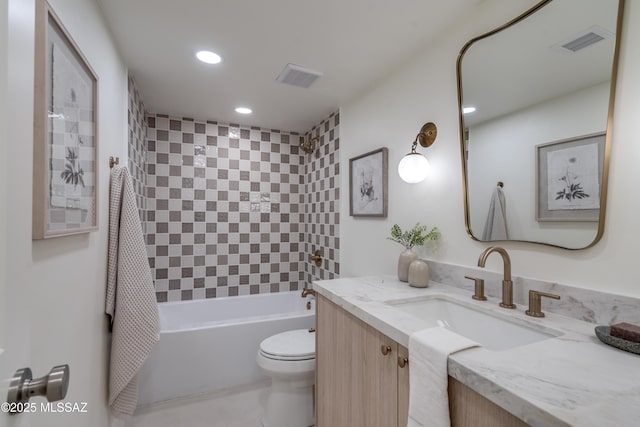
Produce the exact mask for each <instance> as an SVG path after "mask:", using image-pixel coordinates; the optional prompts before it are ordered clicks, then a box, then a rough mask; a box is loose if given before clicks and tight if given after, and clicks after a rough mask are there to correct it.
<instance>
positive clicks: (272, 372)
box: [257, 329, 316, 427]
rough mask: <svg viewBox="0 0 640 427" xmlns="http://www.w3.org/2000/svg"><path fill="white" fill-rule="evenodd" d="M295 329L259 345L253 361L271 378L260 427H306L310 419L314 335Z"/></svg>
mask: <svg viewBox="0 0 640 427" xmlns="http://www.w3.org/2000/svg"><path fill="white" fill-rule="evenodd" d="M309 331H310V330H309V329H296V330H293V331H287V332H282V333H280V334H276V335H273V336H271V337H269V338H267V339H265V340H264V341H262V342H261V343H260V350H259V351H258V356H257V361H258V366H260V368H261V369H262V371H263V372H264V373H265V374H266V375H268V376H269V377H271V380H272V381H271V391H270V392H269V398H268V401H267V408H266V412H265V415H264V417H263V418H262V426H263V427H309V426H313V425H314V424H315V421H314V416H313V385H314V383H315V368H316V334H315V333H314V332H309Z"/></svg>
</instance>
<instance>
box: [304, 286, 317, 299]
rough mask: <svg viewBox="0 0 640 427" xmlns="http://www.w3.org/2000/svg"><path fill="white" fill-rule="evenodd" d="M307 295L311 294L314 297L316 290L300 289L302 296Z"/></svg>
mask: <svg viewBox="0 0 640 427" xmlns="http://www.w3.org/2000/svg"><path fill="white" fill-rule="evenodd" d="M308 295H313V296H314V297H315V296H316V291H314V290H313V289H308V288H304V289H303V290H302V298H306V297H307V296H308Z"/></svg>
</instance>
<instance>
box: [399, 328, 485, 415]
mask: <svg viewBox="0 0 640 427" xmlns="http://www.w3.org/2000/svg"><path fill="white" fill-rule="evenodd" d="M477 345H478V344H477V343H476V342H474V341H471V340H469V339H467V338H465V337H463V336H461V335H458V334H456V333H455V332H452V331H451V330H449V329H447V328H444V327H435V328H429V329H423V330H421V331H418V332H415V333H413V334H411V335H410V336H409V360H410V361H411V369H409V422H408V423H407V427H449V426H450V425H451V424H450V418H449V396H448V394H447V388H448V373H447V359H448V358H449V355H450V354H452V353H455V352H457V351H460V350H464V349H467V348H471V347H475V346H477Z"/></svg>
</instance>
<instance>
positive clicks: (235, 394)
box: [126, 381, 270, 427]
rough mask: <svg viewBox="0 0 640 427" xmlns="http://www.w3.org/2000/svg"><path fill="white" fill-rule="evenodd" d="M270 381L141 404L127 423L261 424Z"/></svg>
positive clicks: (143, 426) (185, 426) (186, 426)
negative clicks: (223, 390) (143, 405)
mask: <svg viewBox="0 0 640 427" xmlns="http://www.w3.org/2000/svg"><path fill="white" fill-rule="evenodd" d="M269 386H270V382H269V381H267V382H262V383H258V384H254V385H251V386H246V387H242V388H236V389H234V390H231V391H225V392H219V393H213V394H204V395H198V396H194V397H188V398H183V399H175V400H171V401H167V402H162V403H157V404H153V405H148V406H145V407H142V408H138V410H137V411H136V414H135V415H134V416H133V417H132V418H131V419H130V420H129V422H128V423H127V424H126V427H260V418H261V417H262V414H263V412H264V408H265V406H266V403H267V396H268V392H269Z"/></svg>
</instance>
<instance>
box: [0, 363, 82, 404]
mask: <svg viewBox="0 0 640 427" xmlns="http://www.w3.org/2000/svg"><path fill="white" fill-rule="evenodd" d="M69 375H70V369H69V365H59V366H54V367H53V369H51V371H50V372H49V373H48V374H47V375H45V376H43V377H40V378H36V379H35V380H34V379H33V374H32V372H31V368H22V369H18V370H17V371H16V373H15V374H14V375H13V378H12V379H11V383H9V392H8V393H7V403H9V404H12V403H13V404H17V403H27V402H28V401H29V399H30V398H31V397H34V396H44V397H46V398H47V401H49V402H57V401H58V400H62V399H64V398H65V396H66V395H67V390H68V389H69ZM15 408H16V409H17V412H11V413H12V414H15V413H19V412H22V409H23V408H24V406H23V405H15Z"/></svg>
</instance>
